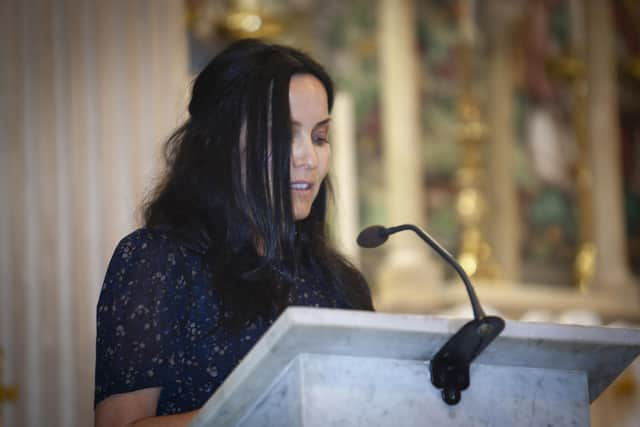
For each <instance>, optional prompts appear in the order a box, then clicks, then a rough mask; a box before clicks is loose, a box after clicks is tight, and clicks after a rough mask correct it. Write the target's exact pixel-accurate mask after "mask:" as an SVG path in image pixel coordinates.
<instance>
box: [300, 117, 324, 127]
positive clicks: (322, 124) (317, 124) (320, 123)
mask: <svg viewBox="0 0 640 427" xmlns="http://www.w3.org/2000/svg"><path fill="white" fill-rule="evenodd" d="M330 121H331V117H327V118H326V119H324V120H322V121H320V122H318V123H316V124H315V126H314V127H313V128H314V129H315V128H317V127H319V126H324V125H326V124H329V122H330ZM291 125H292V126H296V127H300V126H302V123H300V122H299V121H297V120H291Z"/></svg>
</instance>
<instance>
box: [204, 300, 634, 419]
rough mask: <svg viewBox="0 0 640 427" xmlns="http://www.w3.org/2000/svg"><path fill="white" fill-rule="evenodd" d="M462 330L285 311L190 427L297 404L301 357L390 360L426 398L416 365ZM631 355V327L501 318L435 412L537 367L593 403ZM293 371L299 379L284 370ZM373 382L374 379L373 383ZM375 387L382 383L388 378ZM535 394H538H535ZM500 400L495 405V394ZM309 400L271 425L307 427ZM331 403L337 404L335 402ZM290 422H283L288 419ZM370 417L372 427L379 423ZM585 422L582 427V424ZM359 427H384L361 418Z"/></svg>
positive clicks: (403, 318)
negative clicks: (466, 376) (466, 380)
mask: <svg viewBox="0 0 640 427" xmlns="http://www.w3.org/2000/svg"><path fill="white" fill-rule="evenodd" d="M464 323H466V320H463V319H444V318H437V317H432V316H420V315H402V314H384V313H369V312H353V311H342V310H329V309H312V308H289V309H287V311H286V312H285V313H283V315H282V316H281V317H280V318H279V319H278V321H277V322H276V323H275V324H274V325H273V326H272V328H271V329H270V330H269V331H268V332H267V333H266V334H265V335H264V336H263V338H262V339H261V340H260V341H259V342H258V343H257V344H256V346H255V347H254V349H253V350H252V351H251V352H250V353H249V354H248V355H247V357H245V359H244V360H243V361H242V362H241V364H240V365H239V366H238V367H237V368H236V370H234V372H233V373H232V374H231V375H230V376H229V377H228V378H227V381H226V382H225V383H224V384H223V385H222V386H221V387H220V389H219V390H218V391H217V392H216V394H215V395H214V396H213V397H212V398H211V399H210V400H209V402H208V403H207V404H206V405H205V406H204V407H203V410H202V411H201V412H200V414H199V416H198V417H197V418H196V420H194V423H193V425H194V426H201V425H216V426H227V425H228V426H236V425H240V422H241V421H242V420H243V417H244V414H247V413H250V412H251V411H252V410H255V409H256V408H257V406H256V405H260V404H264V403H265V402H266V400H265V399H267V395H268V391H269V390H276V389H277V387H279V386H280V387H281V389H280V391H281V392H282V391H283V390H287V393H289V392H294V391H297V392H298V394H300V396H301V397H300V399H302V398H304V396H305V393H311V394H312V395H313V392H312V391H309V390H306V391H305V393H302V390H301V389H300V388H299V387H297V386H296V384H299V383H300V381H301V378H302V379H304V378H309V377H308V375H309V374H308V373H307V372H306V371H305V373H304V375H303V374H301V373H300V371H299V369H301V368H300V366H301V365H300V364H301V363H302V361H303V360H305V359H304V357H310V356H303V357H299V356H300V355H303V354H309V355H311V354H314V355H332V356H349V357H358V358H362V359H359V360H360V361H362V363H361V364H356V365H362V366H364V365H366V364H367V363H370V362H369V361H367V359H366V358H373V359H370V360H373V362H371V363H379V364H385V363H386V364H389V363H391V365H389V366H387V367H386V368H385V369H390V366H396V368H397V367H398V366H400V365H402V366H403V369H409V371H410V370H411V369H418V368H419V367H420V368H421V369H423V370H424V371H423V372H424V373H423V374H422V377H424V378H421V376H420V375H418V374H417V373H416V378H420V380H419V381H418V382H416V384H418V383H420V384H423V385H422V387H424V392H425V393H427V394H429V393H430V394H434V393H435V395H437V397H438V398H439V392H438V390H436V389H435V388H433V387H432V386H431V383H430V380H429V375H428V364H426V363H424V362H425V361H428V360H429V359H431V357H432V356H433V355H434V354H435V353H436V352H437V350H438V349H439V348H440V347H441V346H442V345H443V344H444V343H445V341H446V340H447V339H448V337H450V336H451V335H452V334H453V333H455V332H456V331H457V330H458V329H459V328H460V327H461V326H462V325H463V324H464ZM639 352H640V330H637V329H621V328H602V327H582V326H567V325H555V324H539V323H523V322H515V321H509V322H507V326H506V328H505V330H504V331H503V333H502V335H501V336H500V337H499V338H498V339H497V340H496V341H495V342H494V343H492V344H491V345H490V346H489V347H488V348H487V349H486V350H485V352H484V353H483V354H481V355H480V356H479V357H478V359H476V361H475V362H474V364H473V365H472V370H471V388H470V389H469V390H467V391H465V392H463V395H462V402H461V404H460V405H458V407H457V408H458V409H457V410H456V409H455V408H456V407H448V406H446V405H444V404H443V403H442V406H443V408H444V409H445V410H446V411H445V412H446V413H447V414H448V415H447V416H449V417H451V416H452V415H451V414H453V416H455V414H456V413H457V412H456V411H459V410H460V408H462V405H463V404H464V405H467V404H469V402H472V401H473V396H474V393H476V394H477V393H479V395H482V396H485V397H487V396H490V395H491V391H492V390H493V389H491V387H492V385H493V386H498V385H501V384H504V383H505V381H504V379H497V378H500V376H499V375H498V374H497V373H496V372H498V371H500V372H503V373H504V374H501V375H506V373H511V374H514V373H515V374H517V373H518V372H527V373H529V374H531V373H532V372H533V371H532V370H540V371H539V372H542V373H545V379H544V380H541V381H543V382H544V381H556V382H559V383H562V384H564V385H565V386H566V385H567V384H569V383H571V384H573V385H572V387H573V386H575V384H574V383H572V381H574V382H575V381H580V380H576V377H575V376H576V375H578V377H581V378H583V381H586V382H587V384H588V387H584V389H585V390H584V391H585V393H588V395H585V396H584V397H585V398H584V399H583V400H584V402H588V401H592V400H594V399H595V398H596V397H597V396H598V395H599V394H600V393H601V392H602V390H603V389H604V388H605V387H606V386H607V385H608V384H610V383H611V381H612V380H613V379H614V378H615V377H616V376H617V375H618V374H619V373H620V372H621V371H622V369H623V368H624V367H626V366H627V365H628V364H629V363H630V362H631V361H632V360H633V359H634V358H635V357H636V356H637V354H638V353H639ZM376 359H377V360H376ZM384 359H388V360H384ZM365 361H366V362H365ZM394 364H396V365H394ZM398 364H399V365H398ZM296 366H297V367H296ZM307 368H308V366H307ZM296 369H298V371H297V372H298V373H294V372H293V371H295V370H296ZM336 369H337V368H336ZM549 370H555V372H557V371H564V372H561V374H562V375H564V377H562V375H561V377H562V378H560V377H558V378H556V379H555V380H553V379H551V378H552V377H549V376H548V375H547V374H548V373H549ZM490 374H491V375H490ZM484 375H487V378H486V382H485V383H486V385H484V386H483V387H480V385H481V384H483V380H482V378H483V376H484ZM536 375H538V373H534V374H533V375H529V378H536ZM567 375H568V377H567ZM369 376H371V375H370V374H369ZM365 377H366V376H365ZM408 378H409V376H408ZM372 380H373V381H374V382H375V380H376V379H375V378H373V379H372ZM332 381H334V382H333V384H338V383H335V381H337V379H335V378H334V379H333V380H332ZM523 381H524V380H523ZM525 383H526V381H525ZM283 384H285V385H286V387H285V386H283ZM327 384H332V382H327ZM382 384H388V380H386V381H384V382H383V383H382ZM576 384H577V383H576ZM474 390H475V391H474ZM520 390H522V391H523V392H524V393H525V394H526V393H529V392H533V391H534V390H535V384H533V385H531V387H523V386H522V385H521V386H520ZM556 390H558V389H556ZM565 392H566V390H565ZM327 393H329V391H328V390H327V391H326V393H325V394H327ZM356 394H357V393H356ZM425 396H426V395H425ZM539 396H543V395H541V394H539ZM543 397H544V396H543ZM501 399H502V400H504V397H502V398H501ZM436 400H437V399H436ZM293 401H295V399H293ZM561 401H562V400H561ZM316 402H317V401H316V398H308V397H307V398H306V400H304V401H302V400H298V402H297V404H296V403H292V404H291V405H288V406H286V411H284V412H283V411H282V410H281V411H280V412H279V414H280V415H277V417H283V416H284V415H282V414H285V413H286V414H288V415H287V416H288V417H290V418H288V419H287V422H285V423H284V424H282V423H280V425H306V424H296V422H295V420H296V419H300V418H299V416H300V414H301V413H306V412H308V411H311V410H313V408H314V405H315V403H316ZM440 402H441V400H440ZM514 402H515V400H514ZM533 402H537V403H535V405H534V406H535V407H544V405H543V403H544V402H546V401H539V400H538V401H536V400H533ZM334 403H335V404H336V405H337V402H334ZM483 404H487V402H484V403H483ZM515 404H516V403H514V405H515ZM544 404H545V405H547V404H548V405H550V404H551V403H548V402H547V403H544ZM434 405H435V404H428V405H427V404H425V406H426V410H427V413H428V414H431V413H432V412H431V411H432V410H433V409H434V408H435V406H434ZM495 405H498V402H495ZM540 405H542V406H540ZM268 406H270V407H274V408H277V402H275V401H274V402H270V403H269V405H268ZM348 406H350V407H353V406H354V405H353V404H351V405H348ZM282 408H284V407H281V409H282ZM452 408H453V409H452ZM274 411H275V410H274ZM325 411H326V409H325ZM447 411H448V412H447ZM451 411H453V412H451ZM276 412H277V411H276ZM578 412H580V411H578ZM583 412H584V411H583ZM474 413H475V414H476V415H478V416H481V417H482V416H484V417H485V418H483V419H478V422H477V423H476V424H471V423H470V422H469V423H465V424H464V425H496V424H493V423H492V421H491V416H493V414H495V413H497V412H496V411H495V408H494V407H493V406H492V407H491V408H485V411H484V413H483V414H481V413H478V412H477V411H474ZM587 413H588V411H587ZM274 414H275V412H273V413H272V415H273V416H276V415H274ZM564 414H565V415H564V416H568V415H567V414H568V412H566V411H565V412H564ZM296 417H298V418H296ZM429 417H431V415H429ZM487 417H488V418H487ZM582 417H583V418H584V416H582ZM302 419H304V418H302ZM289 420H290V421H291V423H289V422H288V421H289ZM377 420H378V421H380V418H377ZM483 420H484V421H483ZM282 421H284V419H283V420H282ZM441 421H442V422H445V421H446V419H445V418H443V419H442V420H441ZM449 421H451V420H449ZM578 421H580V422H578V424H576V425H585V422H584V420H583V419H580V420H578ZM244 422H249V418H245V419H244ZM549 424H552V425H564V424H565V423H559V424H558V423H553V422H549ZM586 424H587V425H588V419H587V421H586ZM245 425H260V424H245ZM264 425H270V424H264ZM309 425H313V424H309ZM323 425H327V424H323ZM344 425H349V424H344ZM368 425H369V426H372V425H384V424H381V423H380V422H378V423H377V424H376V422H375V421H370V422H369V424H368ZM407 425H416V424H407ZM567 425H571V424H570V423H568V424H567Z"/></svg>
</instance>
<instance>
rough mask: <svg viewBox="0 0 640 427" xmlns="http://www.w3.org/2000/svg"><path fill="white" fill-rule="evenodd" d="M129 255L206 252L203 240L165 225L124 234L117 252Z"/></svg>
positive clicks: (186, 254) (185, 254)
mask: <svg viewBox="0 0 640 427" xmlns="http://www.w3.org/2000/svg"><path fill="white" fill-rule="evenodd" d="M118 252H120V253H122V255H123V256H124V257H127V255H134V254H137V255H142V254H158V253H166V252H176V253H178V254H179V255H184V256H188V255H192V254H204V253H205V252H206V248H205V246H204V244H203V243H202V241H201V240H195V239H193V238H189V237H188V236H187V235H185V234H181V233H177V232H175V231H173V230H171V229H169V228H165V227H141V228H138V229H136V230H134V231H132V232H131V233H129V234H127V235H126V236H124V237H123V238H122V239H121V240H120V242H119V243H118V245H117V246H116V253H118Z"/></svg>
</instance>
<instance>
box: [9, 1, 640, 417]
mask: <svg viewBox="0 0 640 427" xmlns="http://www.w3.org/2000/svg"><path fill="white" fill-rule="evenodd" d="M0 32H1V33H2V36H1V37H0V72H1V74H0V414H1V416H0V427H10V426H39V425H43V423H44V421H43V420H47V421H46V425H49V426H54V427H55V426H74V425H78V426H80V425H90V424H92V419H93V363H94V357H95V354H94V353H95V349H94V340H95V305H96V301H97V295H98V292H99V289H100V285H101V283H102V278H103V275H104V273H105V271H106V266H107V265H106V264H107V262H108V260H109V257H110V256H111V253H112V251H113V249H114V247H115V245H116V243H117V241H118V240H119V239H120V238H121V237H122V236H123V235H125V234H126V233H128V232H129V231H131V230H133V229H134V228H136V227H137V226H138V225H139V223H140V221H139V212H138V207H139V205H140V203H141V201H142V200H143V198H144V195H145V191H146V190H147V189H148V188H149V186H150V185H151V183H153V180H154V178H155V177H157V176H158V173H159V172H160V171H161V167H162V152H161V147H162V142H163V140H164V139H165V138H166V137H167V136H168V134H169V133H170V131H171V130H172V129H174V128H175V127H176V126H177V125H178V124H179V123H180V121H181V120H182V119H184V117H185V114H186V108H185V102H186V100H187V97H188V92H189V86H190V82H191V79H192V78H193V76H194V75H195V74H196V73H197V72H198V71H199V70H200V69H201V68H202V67H203V66H204V64H206V62H207V61H208V59H210V58H211V57H212V56H213V55H215V54H216V53H217V52H219V51H220V50H221V49H223V48H224V47H225V46H226V45H227V44H228V43H230V42H231V41H232V40H235V39H238V38H243V37H258V38H264V39H267V40H272V41H275V42H279V43H285V44H291V45H293V46H296V47H298V48H301V49H303V50H305V51H308V52H309V53H311V54H312V56H314V57H315V58H317V59H318V60H319V62H320V63H322V64H324V65H325V66H326V67H327V69H328V70H329V72H330V74H331V75H332V76H333V77H334V80H335V82H336V85H337V88H338V95H337V97H336V103H335V106H334V110H333V112H332V123H333V124H332V133H333V134H332V136H331V139H332V149H333V156H334V158H333V170H332V175H333V176H332V178H333V183H334V187H335V205H336V206H335V209H334V210H333V211H332V216H331V226H332V235H333V236H334V239H335V241H336V243H337V244H338V245H339V246H340V247H341V249H342V250H343V251H344V252H345V253H346V254H347V255H348V256H349V257H350V258H351V260H352V261H353V262H354V263H355V264H357V265H358V266H359V267H360V268H361V269H362V270H363V272H364V273H365V276H366V277H367V279H368V280H369V283H370V285H371V288H372V291H373V293H374V299H375V305H376V308H377V310H379V311H387V312H405V313H421V314H432V315H445V316H457V317H471V312H470V309H469V308H468V303H467V297H466V293H465V290H464V287H463V286H462V283H461V282H460V280H459V278H458V277H457V276H455V275H454V273H453V272H452V270H451V269H450V268H449V267H448V266H447V265H446V264H444V263H443V262H442V261H441V260H440V259H438V258H437V256H436V255H435V254H434V253H432V252H431V251H430V250H429V249H428V248H426V247H424V245H423V244H422V243H421V242H420V241H419V240H418V239H417V238H416V237H415V236H413V235H408V234H407V235H398V236H394V237H393V238H391V239H390V240H389V242H388V243H387V244H386V245H385V246H383V247H381V248H378V249H368V250H364V249H361V248H359V247H357V245H356V243H355V237H356V236H357V234H358V232H359V230H360V229H362V228H364V227H366V226H368V225H372V224H384V225H388V226H391V225H398V224H402V223H413V224H417V225H419V226H421V227H423V228H424V229H425V230H427V231H428V232H429V233H430V234H431V235H432V236H433V237H435V238H436V239H437V240H438V241H440V242H441V243H442V244H443V245H444V246H445V247H446V248H447V249H448V250H449V251H450V252H451V253H452V254H454V255H455V257H456V258H457V259H458V260H459V261H460V263H461V264H462V265H463V267H464V268H465V270H466V271H467V273H468V274H469V275H470V276H471V278H472V281H473V282H474V284H475V285H476V287H477V292H478V295H479V297H480V298H481V300H482V302H483V304H484V306H485V308H487V309H488V311H490V312H493V313H499V314H500V315H502V316H504V317H505V318H507V319H513V320H523V321H531V322H539V321H541V322H558V323H570V324H582V325H601V326H608V327H616V326H621V325H623V326H630V327H640V284H639V282H640V279H639V275H640V2H637V1H634V0H510V1H504V0H349V1H343V0H323V1H319V0H228V1H225V0H110V1H98V0H3V1H1V2H0ZM591 415H592V425H593V426H596V427H597V426H625V427H626V426H632V425H637V424H636V423H637V419H639V418H640V362H639V361H638V360H636V362H635V363H634V364H632V365H631V366H630V367H629V368H628V369H627V370H626V371H625V372H624V373H623V374H622V375H621V376H620V377H619V378H618V380H617V381H616V382H615V383H614V384H613V385H612V386H611V387H609V389H608V390H607V391H606V392H605V393H604V394H603V395H602V396H601V397H600V398H599V399H598V400H596V401H595V402H594V403H593V405H592V414H591ZM634 420H635V421H634Z"/></svg>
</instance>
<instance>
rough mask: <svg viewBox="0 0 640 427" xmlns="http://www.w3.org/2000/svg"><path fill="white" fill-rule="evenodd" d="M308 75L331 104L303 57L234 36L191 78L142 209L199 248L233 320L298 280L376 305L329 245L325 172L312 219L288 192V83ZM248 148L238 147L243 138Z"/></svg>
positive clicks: (261, 309)
mask: <svg viewBox="0 0 640 427" xmlns="http://www.w3.org/2000/svg"><path fill="white" fill-rule="evenodd" d="M295 74H311V75H313V76H315V77H316V78H318V80H320V82H321V83H322V84H323V85H324V88H325V90H326V92H327V99H328V103H329V105H328V110H329V111H331V107H332V104H333V96H334V93H333V84H332V82H331V79H330V77H329V76H328V74H327V73H326V72H325V70H324V69H323V68H322V66H320V65H319V64H318V63H316V62H315V61H314V60H313V59H311V58H310V57H308V56H307V55H306V54H304V53H302V52H300V51H298V50H295V49H293V48H290V47H286V46H281V45H272V44H266V43H263V42H260V41H257V40H243V41H239V42H236V43H234V44H232V45H231V46H229V47H228V48H226V49H225V50H224V51H223V52H221V53H220V54H219V55H217V56H216V57H215V58H213V60H212V61H211V62H210V63H209V64H208V65H207V66H206V67H205V68H204V70H203V71H202V72H200V74H199V75H198V76H197V77H196V79H195V81H194V83H193V89H192V94H191V101H190V103H189V118H188V119H187V120H186V122H185V123H184V124H183V125H182V126H181V127H180V128H178V129H177V130H176V131H175V132H174V133H173V135H172V136H171V137H170V138H169V139H168V141H167V142H166V145H165V157H166V161H167V169H166V173H165V175H164V177H163V179H162V181H161V182H160V183H159V184H158V185H157V186H156V188H155V189H154V190H153V191H152V192H151V193H150V194H149V196H148V198H147V201H146V203H145V204H144V206H143V217H144V223H145V226H147V227H151V228H153V227H163V228H165V229H167V228H168V229H169V230H170V231H171V232H172V233H175V234H176V235H178V236H180V237H181V238H183V239H187V240H188V241H190V242H191V243H193V244H197V245H200V247H202V248H203V253H205V260H206V262H207V264H208V266H209V267H210V269H211V272H212V286H215V287H216V288H217V289H218V290H219V291H220V293H221V295H222V300H223V301H222V303H223V305H225V306H226V308H227V310H226V311H227V312H229V313H232V316H231V318H232V319H231V320H232V322H233V324H234V325H242V324H244V323H246V322H247V321H252V320H254V319H256V318H257V317H260V316H270V315H273V314H274V312H275V313H278V312H280V311H282V310H283V309H284V308H285V306H286V304H287V297H288V293H289V290H290V289H291V287H292V286H293V285H294V283H295V281H296V280H299V278H300V277H303V276H305V275H306V276H307V277H310V276H312V277H315V278H317V279H318V280H320V281H321V283H322V284H323V286H326V287H332V288H334V290H335V291H336V292H337V294H338V295H340V296H341V297H342V298H343V300H344V301H345V302H346V304H347V305H349V306H351V307H353V308H356V309H365V310H372V309H373V306H372V302H371V296H370V293H369V289H368V287H367V284H366V281H365V279H364V278H363V276H362V275H361V274H360V272H358V270H357V269H356V268H354V267H353V266H352V265H351V264H350V263H349V262H348V261H347V260H345V259H344V258H343V257H342V256H340V255H339V254H338V253H337V252H336V251H335V250H334V249H332V247H331V246H330V244H329V242H328V239H327V233H326V213H327V199H328V195H329V187H330V184H329V181H328V178H326V179H325V181H324V182H323V183H322V185H321V187H320V190H319V193H318V196H317V198H316V199H315V201H314V203H313V205H312V208H311V212H310V214H309V216H308V217H307V218H305V219H303V220H300V221H295V220H294V218H293V211H292V202H291V193H290V177H289V172H290V166H289V165H290V155H291V141H292V130H291V112H290V108H289V82H290V80H291V77H292V76H293V75H295ZM241 140H242V141H243V142H244V143H243V144H240V141H241Z"/></svg>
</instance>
